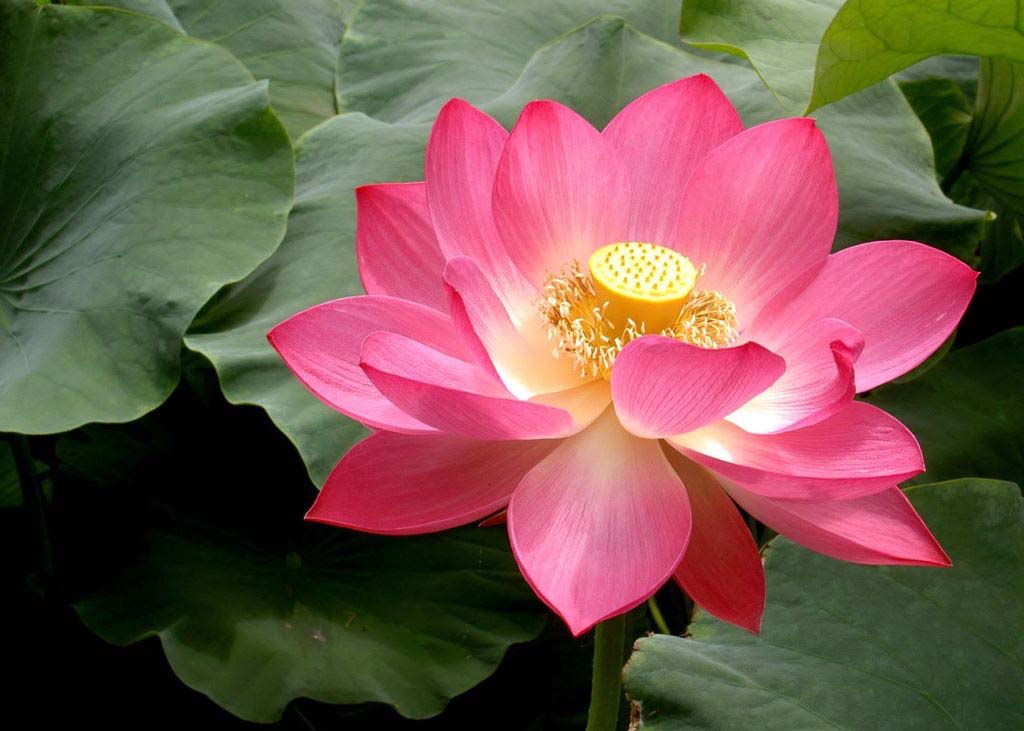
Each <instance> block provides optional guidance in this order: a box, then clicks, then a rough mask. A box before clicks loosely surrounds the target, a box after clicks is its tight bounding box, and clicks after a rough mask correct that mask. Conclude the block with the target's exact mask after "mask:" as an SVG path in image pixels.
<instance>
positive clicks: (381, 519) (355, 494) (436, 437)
mask: <svg viewBox="0 0 1024 731" xmlns="http://www.w3.org/2000/svg"><path fill="white" fill-rule="evenodd" d="M556 444H557V442H555V441H546V440H528V441H507V442H480V441H476V440H473V439H465V438H463V437H457V436H452V435H450V434H428V435H420V436H410V435H407V434H393V433H390V432H378V433H376V434H372V435H370V436H369V437H367V438H366V439H364V440H363V441H361V442H360V443H359V444H357V445H356V446H354V447H353V448H352V449H350V450H349V451H348V453H347V454H346V455H345V456H344V457H342V459H341V461H340V462H339V463H338V465H337V467H335V468H334V471H333V472H331V475H330V477H328V478H327V483H326V484H325V485H324V489H323V490H321V492H320V495H319V496H318V497H317V499H316V502H315V503H314V504H313V507H312V508H310V510H309V513H307V515H306V519H307V520H312V521H316V522H318V523H329V524H330V525H337V526H341V527H343V528H353V529H355V530H361V531H367V532H369V533H384V534H388V535H409V534H413V533H429V532H432V531H439V530H444V529H446V528H454V527H455V526H458V525H463V524H465V523H471V522H473V521H475V520H479V519H480V518H483V517H485V516H487V515H490V514H491V513H493V512H494V511H496V510H498V509H500V508H503V507H504V506H505V505H507V504H508V500H509V497H510V496H511V495H512V491H513V490H515V488H516V485H518V484H519V481H520V480H521V479H522V478H523V475H525V474H526V473H527V472H529V471H530V470H531V469H532V468H533V467H534V465H536V464H537V463H538V462H539V461H540V460H542V459H543V458H544V457H545V456H547V455H548V453H550V452H551V450H552V449H554V447H555V445H556Z"/></svg>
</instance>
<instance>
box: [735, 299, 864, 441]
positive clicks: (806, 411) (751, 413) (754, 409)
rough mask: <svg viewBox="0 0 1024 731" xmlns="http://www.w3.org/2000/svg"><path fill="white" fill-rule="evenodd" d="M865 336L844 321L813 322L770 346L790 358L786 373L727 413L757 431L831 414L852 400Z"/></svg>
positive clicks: (794, 425) (791, 426) (809, 421)
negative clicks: (854, 380) (761, 391)
mask: <svg viewBox="0 0 1024 731" xmlns="http://www.w3.org/2000/svg"><path fill="white" fill-rule="evenodd" d="M863 348H864V337H863V336H862V335H861V334H860V331H859V330H857V329H856V328H854V327H852V326H851V325H848V324H847V323H845V322H843V321H842V320H836V319H834V318H826V319H824V320H818V321H817V322H813V323H809V324H808V325H807V326H806V327H804V328H801V329H799V330H797V331H795V332H794V333H792V337H790V338H788V339H787V340H784V341H783V342H782V343H781V344H779V345H778V346H777V347H775V346H772V350H773V352H775V353H778V354H779V355H780V356H782V357H783V358H784V359H785V361H786V372H785V373H784V374H782V378H780V379H779V380H778V381H776V382H775V383H773V384H772V385H771V386H769V387H768V388H767V389H766V390H765V391H764V392H763V393H759V394H758V395H757V396H755V397H754V398H752V399H751V400H750V401H748V402H747V403H746V404H744V405H743V406H741V407H740V408H739V409H738V410H736V411H734V412H733V413H732V414H730V415H729V416H728V417H726V418H727V419H728V420H729V421H731V422H732V423H733V424H736V425H737V426H740V427H742V428H743V429H745V430H746V431H748V432H754V433H755V434H770V433H772V432H777V431H783V430H785V429H796V428H798V427H801V426H808V425H810V424H814V423H816V422H818V421H821V420H822V419H827V418H828V417H829V416H832V415H833V414H835V413H836V412H837V411H839V410H840V409H842V408H843V407H844V406H846V404H848V403H849V402H851V401H852V400H853V395H854V386H853V364H854V361H856V360H857V357H858V356H859V355H860V352H861V350H863Z"/></svg>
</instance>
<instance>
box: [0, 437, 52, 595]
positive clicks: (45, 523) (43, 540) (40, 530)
mask: <svg viewBox="0 0 1024 731" xmlns="http://www.w3.org/2000/svg"><path fill="white" fill-rule="evenodd" d="M5 436H6V438H7V442H8V443H9V444H10V445H11V452H12V454H13V456H14V466H15V469H16V470H17V472H18V481H19V482H20V483H21V496H22V501H23V503H24V507H25V511H26V512H27V513H28V514H29V516H30V517H31V519H32V520H33V521H35V524H36V539H37V541H38V546H37V549H36V550H37V552H38V559H37V560H38V563H39V571H40V573H41V574H42V576H43V578H44V579H47V580H48V579H49V578H50V577H51V576H52V575H53V555H52V553H51V548H50V525H49V523H50V521H49V519H48V517H47V514H46V513H47V505H46V496H45V495H43V486H42V483H41V482H40V481H39V475H38V473H37V472H36V466H35V460H34V459H33V458H32V450H31V449H30V448H29V444H28V439H27V438H26V437H25V435H23V434H7V435H5Z"/></svg>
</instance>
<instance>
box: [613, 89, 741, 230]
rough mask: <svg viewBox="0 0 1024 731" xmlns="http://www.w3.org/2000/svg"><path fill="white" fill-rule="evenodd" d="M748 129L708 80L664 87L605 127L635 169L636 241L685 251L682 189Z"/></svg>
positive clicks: (633, 218)
mask: <svg viewBox="0 0 1024 731" xmlns="http://www.w3.org/2000/svg"><path fill="white" fill-rule="evenodd" d="M742 130H743V122H742V121H741V120H740V116H739V115H738V114H737V113H736V110H735V109H734V108H733V106H732V104H730V103H729V100H728V99H727V98H726V97H725V94H723V93H722V90H721V89H719V88H718V85H717V84H715V82H714V81H712V80H711V79H710V78H709V77H708V76H705V75H704V74H699V75H697V76H690V77H688V78H685V79H679V80H678V81H673V82H671V83H668V84H665V85H664V86H659V87H658V88H657V89H653V90H651V91H649V92H647V93H646V94H644V95H643V96H641V97H639V98H638V99H635V100H633V101H632V102H630V103H629V104H628V105H627V106H626V107H625V108H624V109H623V110H622V111H621V112H619V113H618V114H617V115H615V118H614V119H613V120H612V121H611V122H609V123H608V126H607V127H605V128H604V132H603V133H602V135H603V136H604V138H605V139H606V140H608V141H609V142H611V143H612V145H614V146H615V149H616V150H618V152H619V157H620V158H621V159H622V161H623V162H624V163H625V165H626V168H627V169H628V170H629V176H630V182H631V184H632V200H631V202H630V216H629V233H628V235H627V238H628V239H629V240H630V241H647V242H650V243H655V244H661V245H663V246H675V247H676V248H679V249H680V250H682V248H683V247H684V246H685V245H686V243H687V242H686V239H685V237H683V236H681V235H680V234H681V232H680V230H679V224H680V220H681V219H680V211H679V208H680V204H681V202H682V195H681V193H682V190H683V187H684V186H685V185H686V181H687V180H689V179H690V174H691V173H692V172H693V170H694V168H696V167H697V163H699V162H700V161H701V160H702V159H703V158H704V157H705V156H706V155H707V154H708V153H709V152H710V151H711V150H712V149H714V148H715V147H717V146H718V145H720V144H721V143H723V142H725V140H727V139H729V138H730V137H732V136H733V135H735V134H737V133H739V132H741V131H742Z"/></svg>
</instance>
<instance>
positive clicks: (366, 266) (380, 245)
mask: <svg viewBox="0 0 1024 731" xmlns="http://www.w3.org/2000/svg"><path fill="white" fill-rule="evenodd" d="M356 260H357V261H358V263H359V278H360V280H362V283H363V289H365V290H366V293H367V294H378V295H391V296H393V297H401V298H402V299H407V300H413V301H415V302H420V303H422V304H424V305H427V306H428V307H433V308H434V309H435V310H440V311H441V312H446V311H447V308H446V305H445V300H444V287H443V286H442V285H441V282H440V279H441V272H443V271H444V257H443V256H442V254H441V250H440V249H439V248H438V246H437V239H436V238H435V237H434V228H433V226H432V225H431V223H430V214H429V213H428V212H427V188H426V185H425V184H424V183H381V184H379V185H364V186H361V187H359V188H356Z"/></svg>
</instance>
